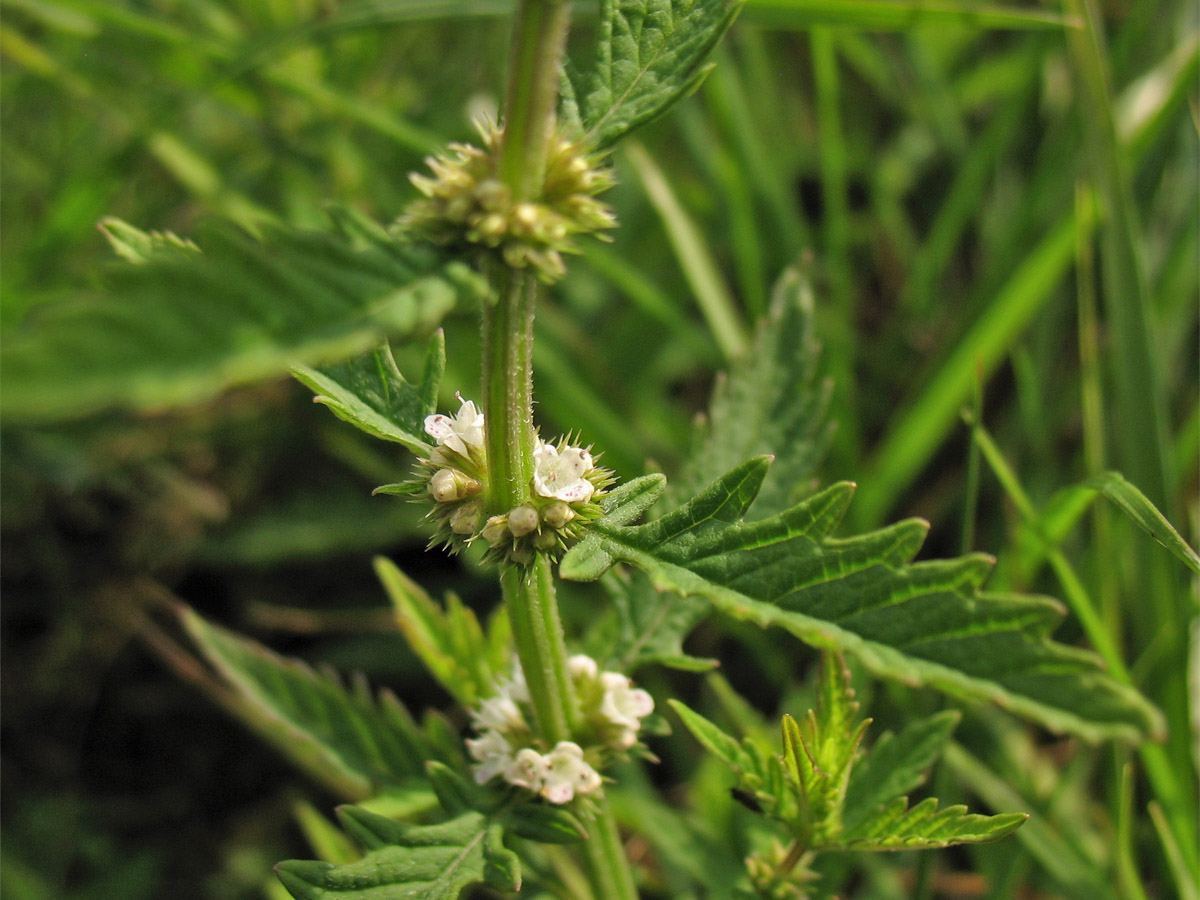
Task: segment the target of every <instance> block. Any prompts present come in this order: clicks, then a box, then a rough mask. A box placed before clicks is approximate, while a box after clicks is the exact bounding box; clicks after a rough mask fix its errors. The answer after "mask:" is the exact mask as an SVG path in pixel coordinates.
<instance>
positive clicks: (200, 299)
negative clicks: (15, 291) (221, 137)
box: [0, 222, 483, 424]
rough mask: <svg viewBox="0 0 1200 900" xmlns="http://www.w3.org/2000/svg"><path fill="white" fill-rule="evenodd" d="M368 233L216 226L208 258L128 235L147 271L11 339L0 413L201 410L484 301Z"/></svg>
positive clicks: (413, 254)
mask: <svg viewBox="0 0 1200 900" xmlns="http://www.w3.org/2000/svg"><path fill="white" fill-rule="evenodd" d="M109 227H110V231H111V230H112V226H111V224H110V226H109ZM364 228H365V226H363V225H362V223H361V222H360V223H357V224H356V225H355V229H356V230H355V232H354V233H353V234H352V235H345V236H343V235H331V234H324V233H318V232H305V231H292V230H285V229H283V228H274V229H271V230H270V231H269V232H268V233H267V235H266V237H265V239H264V240H263V241H261V242H260V241H257V240H254V239H253V238H250V237H248V236H246V235H245V234H243V233H241V232H237V231H234V230H232V229H228V228H218V229H214V230H212V231H210V232H209V233H207V234H206V235H204V236H202V239H201V240H200V244H201V246H202V248H203V252H202V253H194V252H164V251H163V250H162V249H157V250H156V249H153V248H151V249H150V250H149V251H146V250H145V249H144V248H143V249H138V248H136V247H135V246H134V244H135V243H136V242H135V241H133V240H132V239H130V238H129V235H128V234H127V233H123V237H122V242H123V244H124V245H125V246H126V247H128V248H131V249H130V250H129V252H128V253H126V255H127V256H129V255H130V254H134V255H138V254H140V255H141V256H142V257H144V259H143V261H142V262H140V263H139V264H137V265H129V264H121V265H118V266H115V267H113V268H112V269H111V270H110V272H109V277H108V279H107V282H108V283H107V290H105V291H104V292H103V294H100V295H92V296H87V295H82V294H81V296H80V297H79V298H78V299H77V300H73V301H69V302H63V303H57V304H53V305H49V304H48V305H45V306H39V307H37V308H36V309H35V310H34V312H33V314H32V315H30V316H29V317H28V320H27V321H26V322H25V323H24V325H23V326H22V327H20V328H15V329H12V328H10V329H8V330H7V333H6V335H5V342H4V347H3V370H2V374H3V380H4V385H5V390H4V395H3V398H0V411H2V412H3V414H4V416H5V418H6V419H7V421H8V422H9V423H10V424H12V423H24V422H31V423H37V422H52V421H57V420H63V419H71V418H77V417H80V416H84V415H88V414H91V413H95V412H98V411H100V410H104V409H109V408H113V407H125V408H130V409H136V410H147V411H152V410H160V409H164V408H168V407H171V406H177V405H183V404H191V403H197V402H200V401H203V400H207V399H210V398H212V397H214V396H216V395H217V394H219V393H220V392H221V391H223V390H225V389H226V388H228V387H231V386H233V385H237V384H245V383H248V382H252V381H256V380H259V379H263V378H271V377H275V376H278V375H281V374H283V373H284V372H286V371H287V369H288V367H289V366H292V365H296V364H297V363H311V362H319V361H322V360H328V359H332V358H338V357H345V356H349V355H352V354H356V353H361V352H363V351H365V350H367V349H368V348H370V347H372V346H374V345H377V344H378V343H379V342H380V341H381V340H382V339H384V338H385V337H388V336H391V337H394V338H402V339H408V338H412V337H416V336H419V335H423V334H428V333H429V332H430V331H431V330H432V329H433V328H435V327H436V326H437V324H438V322H439V321H441V319H442V317H443V316H445V315H446V313H447V312H449V310H450V309H451V308H453V306H454V305H455V303H456V302H457V301H458V300H459V299H460V298H466V297H470V298H477V297H479V296H481V293H482V291H483V287H482V281H481V280H480V279H479V277H478V276H476V275H474V274H471V273H470V272H469V271H468V270H467V269H466V268H465V267H464V266H462V265H461V264H458V263H451V264H449V265H447V264H446V263H445V261H444V260H443V259H442V258H441V257H439V256H438V255H437V254H436V253H434V252H433V251H432V250H430V249H427V248H418V247H414V246H409V245H407V244H404V243H402V242H400V241H395V240H392V239H390V238H388V237H387V236H386V235H384V234H383V233H382V232H381V231H380V232H378V233H368V232H366V231H365V230H364ZM152 243H153V241H152Z"/></svg>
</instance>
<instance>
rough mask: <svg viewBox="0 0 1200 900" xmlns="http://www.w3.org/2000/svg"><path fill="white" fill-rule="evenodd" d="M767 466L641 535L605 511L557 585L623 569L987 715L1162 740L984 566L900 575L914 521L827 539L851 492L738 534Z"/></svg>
mask: <svg viewBox="0 0 1200 900" xmlns="http://www.w3.org/2000/svg"><path fill="white" fill-rule="evenodd" d="M769 465H770V460H769V459H765V458H759V459H754V460H750V461H749V462H746V463H744V464H742V465H741V466H738V467H737V468H735V469H733V470H731V471H730V472H728V473H726V474H725V475H724V476H723V477H722V478H720V479H719V480H717V481H716V482H714V483H713V484H712V485H711V486H710V487H709V488H708V489H706V490H705V491H703V492H701V493H700V494H698V495H697V496H696V497H694V498H693V499H692V500H691V501H689V502H688V503H687V504H685V505H684V506H683V507H681V508H680V509H678V510H675V511H674V512H672V513H669V514H667V515H665V516H663V517H662V518H660V519H657V520H654V521H652V522H649V523H647V524H645V525H639V526H629V525H626V524H623V523H624V522H625V521H627V520H628V518H629V516H628V514H627V511H625V510H622V509H620V508H618V507H619V503H618V504H614V507H613V508H612V509H611V510H610V511H609V512H608V514H607V515H606V516H605V517H602V518H601V519H600V520H598V521H597V522H596V523H595V524H594V525H593V526H592V530H591V532H590V534H589V535H588V536H587V537H586V538H585V539H584V540H583V541H581V542H580V543H579V544H578V545H577V546H576V547H574V548H572V549H571V551H569V552H568V553H567V555H566V556H565V557H564V558H563V560H562V563H561V564H560V572H561V574H562V576H563V577H564V578H568V579H573V580H587V579H589V578H596V577H598V576H599V575H600V574H601V573H602V572H603V570H604V568H606V566H607V565H611V564H612V563H613V562H627V563H630V564H632V565H634V566H636V567H638V568H639V569H641V570H642V571H644V572H645V573H646V574H647V575H649V576H650V580H651V583H652V584H653V585H654V586H655V588H657V589H659V590H672V591H676V592H678V593H680V594H683V595H688V596H701V597H704V598H707V599H708V600H709V601H710V602H711V603H712V604H713V606H714V607H715V608H716V609H718V610H721V611H722V612H725V613H727V614H729V615H732V616H734V617H735V618H739V619H745V620H748V621H752V622H755V623H757V624H759V625H761V626H763V627H767V626H779V627H783V628H786V629H787V630H789V631H790V632H791V633H792V634H794V635H796V636H797V637H799V638H800V639H801V640H803V641H805V642H806V643H809V644H811V645H813V646H816V647H820V648H824V649H834V650H840V651H845V652H849V653H852V654H854V655H855V656H856V657H858V658H859V659H861V660H862V661H863V663H864V664H865V665H866V666H867V667H868V668H869V669H870V670H871V671H872V672H873V673H875V674H876V675H880V676H883V677H888V678H895V679H898V680H900V681H903V682H905V683H908V684H913V685H930V686H932V687H936V688H938V689H940V690H943V691H945V692H947V693H949V694H952V695H954V696H959V697H964V698H968V699H973V700H981V701H986V702H991V703H996V704H998V705H1000V706H1002V707H1004V708H1006V709H1008V710H1010V711H1012V712H1014V713H1016V714H1019V715H1022V716H1026V717H1028V718H1031V719H1033V720H1035V721H1038V722H1040V723H1042V724H1043V725H1045V726H1046V727H1047V728H1049V729H1051V730H1053V731H1057V732H1069V733H1073V734H1078V735H1080V736H1081V737H1084V738H1085V739H1088V740H1101V739H1105V738H1111V737H1118V738H1122V739H1125V740H1130V741H1137V740H1141V739H1144V738H1145V737H1147V736H1149V735H1154V734H1158V733H1161V731H1162V727H1163V726H1162V720H1161V714H1160V713H1159V712H1158V711H1157V710H1156V709H1155V708H1154V707H1153V706H1151V705H1150V704H1149V703H1148V702H1147V701H1146V700H1144V699H1143V698H1142V697H1141V696H1140V695H1139V694H1138V693H1137V692H1136V691H1134V690H1133V689H1131V688H1128V687H1125V686H1124V685H1121V684H1119V683H1117V682H1116V681H1115V680H1113V679H1112V678H1110V677H1109V676H1108V675H1106V674H1105V673H1104V672H1103V671H1102V670H1101V668H1100V665H1099V663H1098V661H1097V660H1096V658H1095V657H1094V656H1093V655H1092V654H1090V653H1087V652H1085V651H1082V650H1078V649H1075V648H1072V647H1068V646H1065V645H1062V644H1057V643H1054V642H1052V641H1051V640H1049V638H1048V633H1049V631H1050V630H1051V629H1052V628H1053V627H1054V625H1055V623H1056V622H1057V621H1058V620H1059V618H1060V617H1061V607H1060V606H1059V604H1058V603H1057V602H1055V601H1052V600H1050V599H1048V598H1040V597H1029V596H1020V595H1013V594H986V593H983V592H982V591H981V590H980V589H981V586H982V584H983V582H984V580H985V579H986V577H987V575H988V573H989V571H990V569H991V565H992V560H991V559H990V557H985V556H982V555H971V556H965V557H962V558H960V559H956V560H949V561H936V562H920V563H913V562H911V560H912V557H913V555H914V554H915V553H916V551H917V550H918V549H919V547H920V544H921V540H922V538H923V535H924V533H925V531H926V529H927V526H926V525H925V523H923V522H919V521H909V522H901V523H899V524H897V525H893V526H891V527H890V528H885V529H881V530H879V531H874V532H869V533H867V534H863V535H858V536H855V537H850V538H844V539H843V538H834V537H832V536H831V532H832V531H833V529H834V527H835V526H836V525H837V523H838V521H839V520H840V518H841V516H842V514H843V513H844V511H845V509H846V507H847V505H848V504H849V501H850V498H851V496H852V495H853V486H852V485H849V484H838V485H834V486H832V487H830V488H827V489H825V490H823V491H821V492H819V493H817V494H815V495H813V496H812V497H810V498H809V499H808V500H806V501H804V502H803V503H800V504H798V505H796V506H794V507H792V508H791V509H788V510H786V511H784V512H782V513H780V514H778V515H775V516H772V517H770V518H767V519H763V520H759V521H745V520H744V519H743V516H744V514H745V512H746V510H747V509H748V508H749V506H750V503H751V502H752V501H753V499H754V497H755V495H756V494H757V492H758V489H759V487H760V486H761V485H762V483H763V479H764V478H765V477H766V474H767V469H768V468H769ZM616 495H617V492H614V495H613V496H614V497H615V496H616Z"/></svg>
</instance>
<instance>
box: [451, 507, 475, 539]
mask: <svg viewBox="0 0 1200 900" xmlns="http://www.w3.org/2000/svg"><path fill="white" fill-rule="evenodd" d="M482 517H483V501H482V500H472V501H471V502H470V503H464V504H462V505H461V506H460V507H458V509H456V510H454V512H453V513H451V514H450V530H451V531H453V532H454V533H455V534H463V535H470V534H474V533H475V531H476V530H477V529H478V528H479V520H480V519H481V518H482Z"/></svg>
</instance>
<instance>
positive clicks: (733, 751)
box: [667, 700, 796, 820]
mask: <svg viewBox="0 0 1200 900" xmlns="http://www.w3.org/2000/svg"><path fill="white" fill-rule="evenodd" d="M667 702H668V703H669V704H670V706H671V708H672V709H673V710H675V712H676V713H677V714H678V715H679V718H680V719H682V720H683V724H684V727H685V728H687V730H688V731H690V732H691V733H692V736H693V737H694V738H695V739H696V740H697V741H699V742H700V744H701V745H702V746H703V747H704V748H705V749H706V750H708V752H709V753H711V754H712V755H713V756H715V757H716V758H717V759H719V760H721V762H723V763H725V765H727V766H728V767H729V768H730V769H732V770H733V773H734V774H735V775H736V776H737V779H738V780H737V785H736V788H737V789H738V790H741V791H744V792H745V793H747V794H749V795H750V796H751V797H753V798H754V800H755V802H756V803H757V804H758V805H759V807H760V808H761V809H762V812H763V814H764V815H768V816H773V817H776V818H780V819H785V820H786V819H789V818H791V817H792V816H794V815H795V813H796V804H795V799H796V798H795V796H794V795H793V793H792V791H791V789H790V788H789V787H788V786H787V784H786V783H785V778H784V770H783V765H782V764H781V762H780V758H779V757H778V756H776V755H774V754H771V753H765V752H763V750H762V748H761V747H759V746H758V745H757V744H756V743H755V742H754V741H752V740H751V739H749V738H743V739H742V740H741V741H738V740H737V738H734V737H732V736H731V735H729V734H726V733H725V732H724V731H723V730H721V728H719V727H718V726H717V725H716V724H715V723H713V722H710V721H709V720H708V719H706V718H704V716H702V715H700V714H699V713H698V712H696V711H694V710H692V709H690V708H688V706H687V705H685V704H684V703H681V702H680V701H678V700H669V701H667Z"/></svg>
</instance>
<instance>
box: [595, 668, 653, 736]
mask: <svg viewBox="0 0 1200 900" xmlns="http://www.w3.org/2000/svg"><path fill="white" fill-rule="evenodd" d="M600 684H601V685H603V687H604V699H603V700H601V701H600V714H601V715H602V716H604V718H606V719H608V721H610V722H612V723H613V724H614V725H618V726H620V727H622V728H628V729H631V730H632V731H637V729H638V726H639V725H640V724H641V720H642V719H643V718H644V717H645V716H648V715H650V713H652V712H654V698H653V697H651V696H650V695H649V694H648V693H646V692H645V691H643V690H642V689H641V688H635V687H633V682H631V681H630V680H629V679H628V678H627V677H626V676H624V675H621V674H619V673H617V672H605V673H604V674H603V675H601V676H600Z"/></svg>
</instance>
